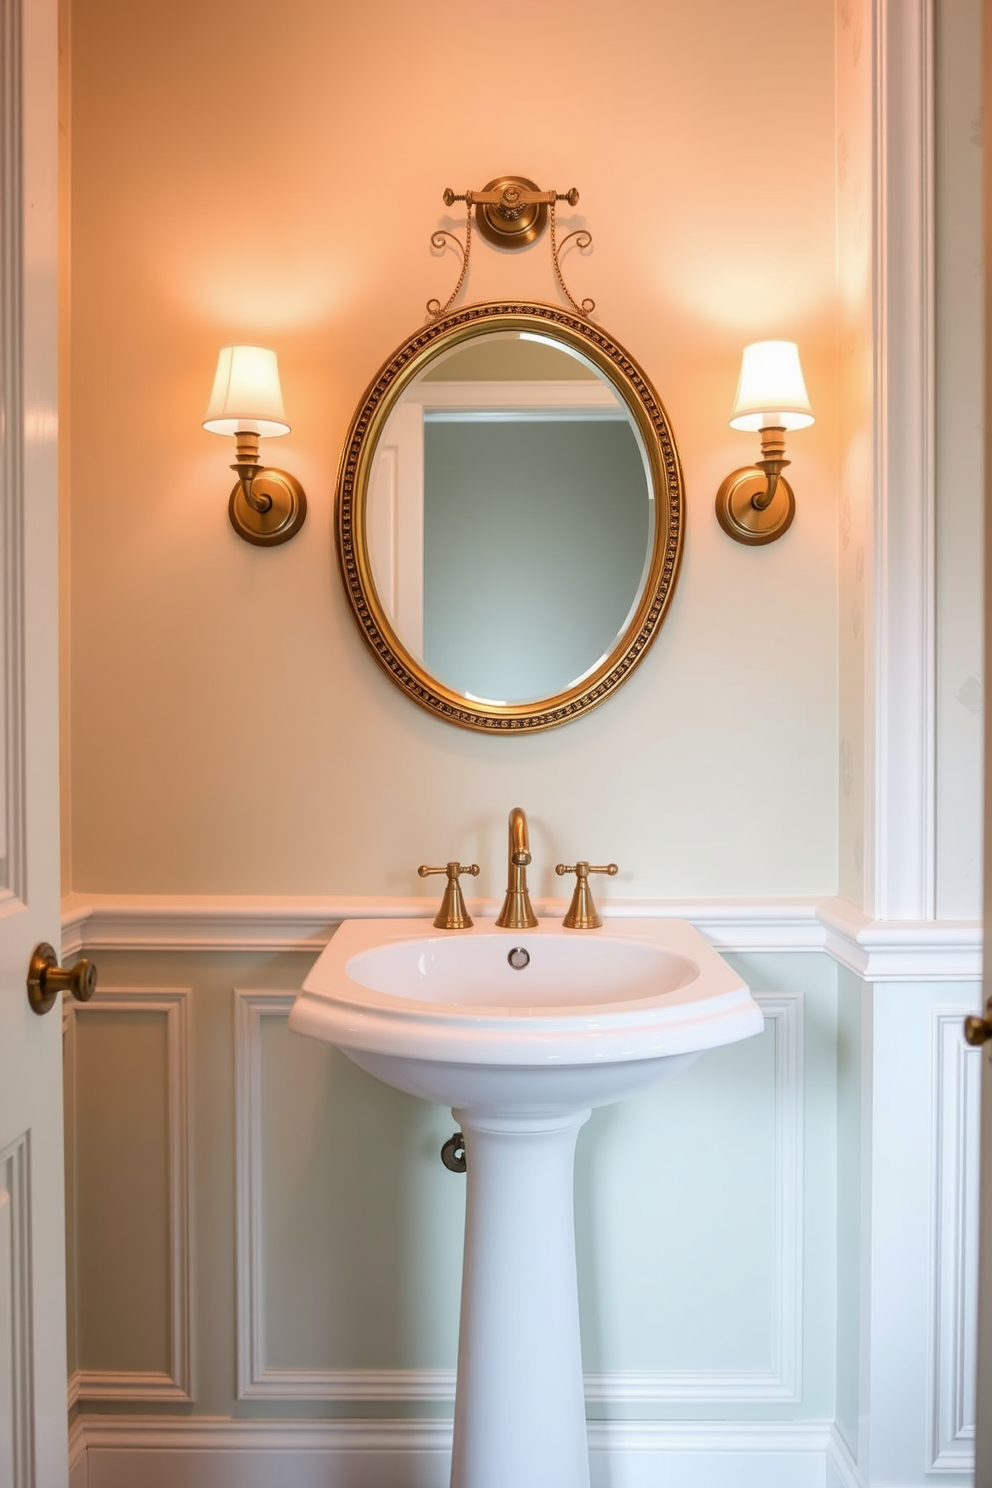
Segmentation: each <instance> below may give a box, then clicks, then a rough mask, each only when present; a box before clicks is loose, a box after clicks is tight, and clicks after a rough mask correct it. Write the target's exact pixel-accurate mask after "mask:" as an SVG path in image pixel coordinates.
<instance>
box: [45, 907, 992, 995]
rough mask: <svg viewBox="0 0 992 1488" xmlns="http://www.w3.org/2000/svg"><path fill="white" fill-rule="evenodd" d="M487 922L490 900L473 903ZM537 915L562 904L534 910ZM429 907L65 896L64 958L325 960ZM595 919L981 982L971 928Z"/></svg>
mask: <svg viewBox="0 0 992 1488" xmlns="http://www.w3.org/2000/svg"><path fill="white" fill-rule="evenodd" d="M471 907H472V911H473V913H474V914H476V915H478V916H480V917H481V918H485V917H486V916H487V915H490V916H492V917H495V915H496V913H497V911H498V909H499V902H498V901H497V900H495V899H493V900H472V901H471ZM535 908H536V910H537V912H538V914H539V915H540V916H541V917H550V918H554V917H558V918H560V917H561V915H562V914H563V913H564V909H565V904H564V900H557V899H554V900H536V901H535ZM435 909H436V905H435V904H434V902H433V901H432V900H429V899H416V898H410V899H393V898H389V897H386V896H382V897H367V898H360V897H348V896H333V897H326V898H308V897H299V898H291V897H284V898H278V899H269V898H254V897H252V896H248V895H246V896H244V897H241V898H239V897H235V896H230V895H206V894H205V895H188V896H181V895H161V896H156V895H151V894H148V895H145V894H136V895H110V894H104V895H93V896H88V897H83V896H81V895H75V894H72V895H69V896H68V897H67V898H66V899H64V900H63V902H62V950H63V954H64V955H67V956H68V955H72V954H75V953H76V952H79V951H81V950H84V949H92V950H130V951H188V952H196V951H241V952H248V953H250V952H253V951H258V952H261V951H308V952H317V951H322V950H323V948H324V946H325V945H326V944H327V942H328V940H329V939H330V937H331V935H332V934H333V933H334V930H335V929H336V928H337V926H338V925H339V924H340V922H341V921H342V920H344V919H409V920H410V921H411V928H414V927H415V926H416V923H417V922H418V921H422V920H424V919H429V918H431V917H432V916H433V914H434V911H435ZM600 909H601V910H602V912H603V915H604V917H605V918H606V919H607V920H609V919H612V918H614V917H617V916H621V917H624V918H628V919H640V918H643V919H685V920H689V921H690V923H692V924H693V925H695V927H696V929H697V930H699V931H700V933H701V934H703V935H705V936H706V938H707V940H708V941H709V942H710V944H711V945H713V946H715V948H716V949H717V950H718V951H724V952H739V953H743V954H746V953H747V952H749V951H751V952H762V951H764V952H779V951H781V952H787V951H811V952H816V951H825V952H826V953H827V955H829V956H831V957H832V958H833V959H834V960H835V961H837V962H839V963H840V964H841V965H843V966H846V967H848V968H849V969H850V970H851V971H854V972H856V973H857V974H858V976H860V977H861V978H863V980H864V981H866V982H912V981H979V980H980V979H981V975H982V929H981V925H980V923H979V922H978V921H970V920H966V921H951V920H917V921H913V920H907V921H881V920H872V919H871V918H870V917H869V916H868V915H866V914H865V913H864V912H863V911H862V910H860V909H858V908H857V907H856V906H855V905H853V904H850V903H848V902H847V901H846V900H843V899H836V898H829V899H820V900H813V899H810V900H804V899H711V900H673V899H614V900H611V901H609V902H608V903H607V904H605V905H604V904H600Z"/></svg>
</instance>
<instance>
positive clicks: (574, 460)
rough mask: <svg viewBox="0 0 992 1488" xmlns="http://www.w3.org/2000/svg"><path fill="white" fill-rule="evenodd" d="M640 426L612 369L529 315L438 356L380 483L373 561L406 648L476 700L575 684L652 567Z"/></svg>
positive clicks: (373, 501) (396, 433) (409, 399)
mask: <svg viewBox="0 0 992 1488" xmlns="http://www.w3.org/2000/svg"><path fill="white" fill-rule="evenodd" d="M655 512H656V508H655V502H654V500H653V488H652V482H651V478H650V471H649V466H648V461H647V459H646V455H645V451H644V448H643V444H642V440H641V435H640V431H639V430H638V427H637V424H636V422H635V420H634V417H633V415H632V413H631V410H630V408H629V407H628V405H627V403H626V401H625V400H624V399H623V398H622V397H621V396H620V395H619V393H618V392H617V390H616V388H615V387H614V386H613V384H612V383H611V382H610V381H609V380H608V379H607V378H606V377H605V376H604V375H603V374H602V373H601V372H600V371H599V370H598V368H597V367H596V366H595V365H594V364H593V363H592V362H591V361H589V360H588V359H587V358H586V357H584V356H582V355H581V353H580V352H578V351H576V350H573V349H572V348H571V347H570V346H567V345H565V344H564V343H562V342H558V341H555V340H552V339H550V338H549V337H546V336H541V335H538V334H535V333H532V332H529V331H523V332H521V331H497V332H484V333H483V334H481V335H478V336H475V337H473V338H471V339H469V340H468V341H467V342H465V341H463V342H461V343H460V344H458V345H457V346H455V347H454V348H453V349H451V350H449V351H447V352H446V353H442V354H441V355H439V356H437V357H435V358H433V359H432V360H431V361H430V362H429V363H428V365H427V367H426V368H425V369H424V370H423V371H422V372H421V373H420V375H419V376H417V377H415V378H414V379H413V380H412V381H411V382H410V383H409V384H408V386H407V387H406V388H405V390H404V391H403V393H402V395H401V396H400V398H399V399H398V400H397V402H396V403H395V405H394V406H393V408H392V410H391V412H390V415H389V417H388V419H387V421H386V423H385V425H384V427H383V429H382V432H381V434H380V436H379V439H378V441H377V443H376V447H375V457H374V462H373V466H372V471H371V478H370V483H369V492H368V509H367V526H366V531H367V534H368V545H369V561H370V565H371V570H372V576H373V580H374V583H375V588H376V591H377V594H378V596H379V600H380V602H381V604H382V606H383V609H384V611H385V614H386V618H387V619H388V621H389V623H390V625H391V626H392V628H393V630H394V632H395V634H396V636H397V638H398V639H399V641H400V642H401V644H402V645H403V646H404V648H405V649H406V651H407V652H408V653H409V654H410V655H411V656H412V657H413V658H414V659H415V660H416V661H417V662H419V663H420V664H421V665H422V666H423V667H424V668H425V670H426V671H427V672H428V673H430V674H431V675H432V676H433V677H435V678H437V679H438V680H439V681H440V682H441V683H443V684H444V685H445V686H446V687H448V688H450V689H452V690H453V691H455V692H457V693H459V694H461V695H462V696H463V697H464V698H466V699H468V700H469V701H471V702H483V703H495V704H519V703H525V702H531V701H533V700H538V699H544V698H549V697H553V696H555V695H556V694H560V693H562V692H565V691H566V690H567V689H569V688H571V687H573V686H575V684H576V683H578V682H580V681H581V680H582V678H584V677H586V676H587V675H589V674H590V673H591V672H593V671H595V670H596V668H597V667H598V666H599V665H600V664H601V663H602V662H603V661H604V660H605V659H606V657H607V656H609V654H610V653H611V652H612V651H613V649H614V647H615V646H616V644H617V641H618V639H619V638H620V637H621V636H622V635H623V633H624V631H625V630H626V628H627V626H628V625H629V623H630V621H631V618H632V615H633V613H634V611H635V609H636V608H637V605H638V603H639V601H640V599H641V596H642V593H643V590H644V586H645V583H646V581H647V579H648V576H649V573H650V568H651V558H652V553H653V551H654V545H655V521H656V514H655Z"/></svg>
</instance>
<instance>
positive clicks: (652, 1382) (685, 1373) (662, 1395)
mask: <svg viewBox="0 0 992 1488" xmlns="http://www.w3.org/2000/svg"><path fill="white" fill-rule="evenodd" d="M756 1001H757V1002H758V1003H759V1004H760V1006H761V1010H762V1012H763V1013H764V1016H765V1036H766V1038H769V1037H770V1038H771V1039H772V1041H773V1045H774V1054H773V1070H774V1075H773V1080H774V1085H773V1093H772V1102H773V1117H772V1135H771V1142H772V1155H771V1162H770V1167H771V1183H770V1200H771V1203H770V1213H771V1224H770V1239H771V1246H770V1287H769V1297H770V1301H771V1326H770V1336H771V1348H770V1359H769V1361H768V1363H767V1364H766V1365H765V1366H764V1367H755V1368H741V1369H708V1368H691V1367H690V1368H675V1369H658V1370H634V1371H631V1370H611V1371H610V1372H608V1373H602V1372H600V1373H589V1374H587V1375H586V1398H587V1400H590V1401H604V1402H605V1401H624V1402H627V1403H647V1402H652V1403H658V1402H672V1403H675V1402H679V1403H681V1404H691V1405H707V1404H716V1403H720V1404H737V1405H750V1404H753V1403H756V1402H760V1401H782V1402H786V1401H797V1400H799V1399H800V1398H801V1393H802V1388H801V1372H802V1354H803V1308H802V1286H803V1280H802V1278H803V1264H802V1255H803V1128H804V1114H805V1113H804V1101H803V1003H802V996H801V995H800V994H799V993H792V992H781V993H758V994H756ZM745 1047H746V1046H741V1048H740V1051H738V1050H736V1049H735V1050H733V1051H731V1050H726V1051H723V1054H724V1057H726V1058H728V1060H733V1061H737V1062H742V1056H743V1057H746V1055H745V1052H744V1051H745ZM713 1057H714V1055H713V1054H712V1053H711V1054H710V1055H709V1056H708V1058H709V1059H712V1058H713ZM679 1078H680V1083H681V1082H683V1081H687V1080H689V1079H691V1078H692V1073H691V1072H687V1073H686V1074H683V1075H681V1076H680V1077H679ZM659 1090H660V1091H662V1092H664V1090H665V1087H659ZM742 1119H748V1118H747V1116H746V1115H745V1113H742ZM660 1139H661V1140H663V1139H664V1137H663V1129H662V1130H661V1132H660ZM679 1139H680V1140H681V1137H680V1138H679ZM642 1150H643V1149H642ZM754 1157H755V1161H756V1162H757V1163H759V1164H760V1156H759V1155H758V1154H754ZM719 1181H720V1180H719V1175H714V1178H713V1183H716V1184H718V1183H719ZM712 1186H713V1184H712V1183H709V1184H707V1185H706V1187H707V1188H712ZM703 1202H705V1203H707V1206H708V1207H709V1206H711V1205H712V1196H711V1194H706V1195H705V1197H704V1199H703ZM676 1222H678V1221H677V1218H676ZM691 1224H692V1216H691V1214H689V1213H687V1214H686V1215H685V1218H684V1225H685V1227H686V1228H688V1227H689V1226H690V1225H691ZM669 1284H670V1285H675V1283H674V1281H672V1280H671V1279H670V1281H669ZM752 1284H753V1285H754V1286H758V1285H760V1282H759V1281H758V1278H757V1277H754V1278H752Z"/></svg>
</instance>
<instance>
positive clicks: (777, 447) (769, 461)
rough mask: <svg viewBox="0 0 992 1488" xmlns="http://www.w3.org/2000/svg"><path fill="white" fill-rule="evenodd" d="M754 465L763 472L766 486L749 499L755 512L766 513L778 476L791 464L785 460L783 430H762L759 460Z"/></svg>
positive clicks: (772, 497)
mask: <svg viewBox="0 0 992 1488" xmlns="http://www.w3.org/2000/svg"><path fill="white" fill-rule="evenodd" d="M754 463H755V465H756V467H757V468H758V470H763V471H764V472H765V478H766V482H767V484H766V486H765V489H764V490H763V491H756V492H755V494H754V495H753V496H752V497H751V505H752V506H753V507H754V509H755V511H767V509H768V507H770V506H771V504H772V502H773V501H774V500H775V492H776V491H777V489H778V478H779V476H780V475H781V474H782V471H783V470H784V469H785V467H786V465H791V464H792V461H791V460H787V459H786V458H785V430H784V429H762V431H761V459H760V460H756V461H755V462H754Z"/></svg>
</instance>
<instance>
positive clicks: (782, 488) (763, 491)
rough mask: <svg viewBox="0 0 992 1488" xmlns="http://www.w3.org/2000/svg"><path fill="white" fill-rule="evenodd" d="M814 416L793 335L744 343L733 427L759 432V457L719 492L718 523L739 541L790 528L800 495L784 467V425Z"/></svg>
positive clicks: (772, 536)
mask: <svg viewBox="0 0 992 1488" xmlns="http://www.w3.org/2000/svg"><path fill="white" fill-rule="evenodd" d="M813 422H814V419H813V411H812V409H811V408H810V406H809V398H808V397H807V395H806V384H805V382H804V381H803V369H802V367H801V366H800V364H799V348H798V346H797V345H796V343H795V342H794V341H755V342H754V343H753V344H752V345H751V346H745V348H744V357H743V360H742V362H741V378H740V382H739V383H738V385H737V401H736V402H735V404H734V412H733V415H732V417H731V420H730V427H731V428H732V429H747V430H752V431H753V430H758V431H760V433H761V456H762V457H761V459H760V460H758V461H757V462H756V464H754V465H745V466H744V467H743V468H742V469H741V470H735V471H734V472H733V473H732V474H731V475H728V476H727V479H726V480H725V481H724V482H723V484H722V485H721V487H720V489H719V491H717V493H716V514H717V518H718V520H719V523H720V526H721V527H722V528H723V530H724V532H726V533H727V534H728V535H729V536H730V537H732V538H734V540H735V541H736V542H740V543H749V544H750V545H751V546H752V547H756V546H758V545H759V544H761V543H770V542H774V541H775V540H776V538H779V537H781V536H782V533H783V532H787V531H788V529H789V527H790V526H791V525H792V519H793V517H794V516H795V514H796V498H795V497H794V496H793V494H792V487H791V486H790V485H789V482H788V481H787V480H786V479H785V477H784V476H783V474H782V471H783V470H784V469H785V467H786V465H788V464H789V463H790V461H788V460H787V459H786V458H785V431H786V430H787V429H805V428H807V427H808V426H809V425H810V424H812V423H813Z"/></svg>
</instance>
